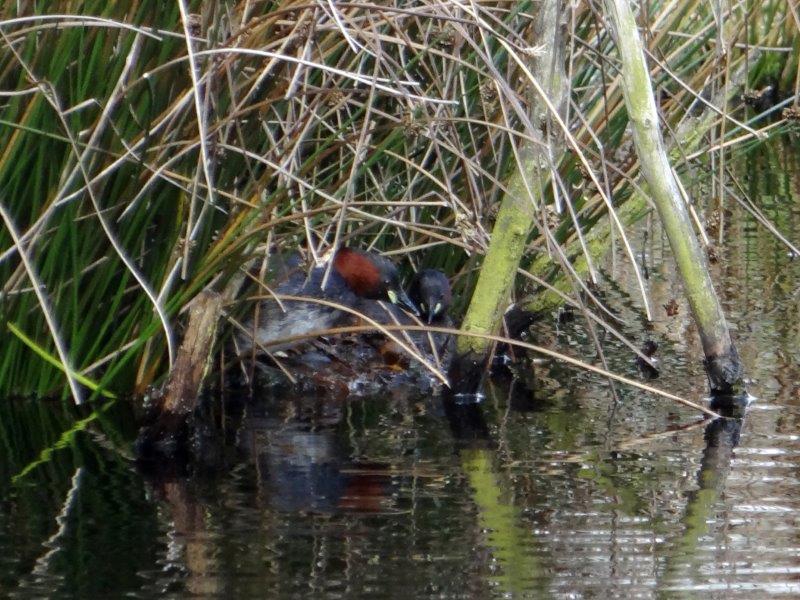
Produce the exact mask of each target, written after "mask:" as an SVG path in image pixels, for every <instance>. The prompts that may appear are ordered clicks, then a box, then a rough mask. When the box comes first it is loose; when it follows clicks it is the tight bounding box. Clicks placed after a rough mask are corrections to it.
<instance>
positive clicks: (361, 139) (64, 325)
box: [0, 0, 798, 398]
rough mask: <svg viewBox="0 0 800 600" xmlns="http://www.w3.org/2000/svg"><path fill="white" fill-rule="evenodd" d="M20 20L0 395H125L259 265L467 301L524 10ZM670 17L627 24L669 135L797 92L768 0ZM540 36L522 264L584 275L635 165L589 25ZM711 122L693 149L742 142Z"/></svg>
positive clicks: (5, 133) (604, 49)
mask: <svg viewBox="0 0 800 600" xmlns="http://www.w3.org/2000/svg"><path fill="white" fill-rule="evenodd" d="M22 6H25V7H27V6H28V5H27V4H26V3H7V4H6V5H4V6H3V8H2V9H0V11H1V12H0V21H1V22H0V46H2V48H3V50H2V52H0V207H2V209H3V210H2V220H3V227H2V228H0V283H2V288H1V289H0V294H2V299H1V300H0V317H1V318H2V322H1V323H0V326H2V328H3V346H2V350H1V351H0V395H5V394H9V393H17V394H19V393H38V394H52V393H67V391H68V390H69V389H70V388H71V393H72V394H73V395H75V396H76V398H81V397H86V396H87V395H92V394H96V393H101V391H102V390H106V391H108V390H114V391H118V392H119V391H132V390H143V389H145V388H146V387H147V386H148V385H150V384H152V383H154V382H156V381H158V380H159V378H160V377H162V376H163V375H164V373H165V372H166V371H167V370H168V368H169V365H170V362H171V360H172V356H173V354H174V351H173V348H174V346H175V344H176V342H177V340H178V339H179V337H180V324H181V322H182V314H183V309H184V308H185V307H186V306H187V304H188V303H189V302H190V301H191V299H192V298H194V297H195V296H196V295H197V293H198V292H200V291H201V290H203V289H206V288H216V289H218V290H222V289H225V288H226V286H227V285H228V282H229V281H231V279H232V278H234V277H235V276H236V274H237V273H238V272H239V270H240V269H241V267H242V265H243V264H245V263H248V262H249V261H250V260H251V259H253V258H259V257H260V258H262V259H263V258H264V257H265V256H266V255H267V252H268V249H269V248H270V247H271V248H278V249H288V248H294V247H298V246H302V247H304V248H306V249H307V250H308V251H309V253H310V254H311V255H315V256H318V255H320V254H322V253H324V252H325V251H326V250H327V249H328V248H329V247H332V246H338V245H341V244H345V243H349V244H357V245H361V246H362V247H367V246H370V247H375V248H378V249H380V250H383V251H387V252H390V253H394V254H403V255H405V256H407V257H408V260H409V261H410V264H411V265H413V266H419V265H421V264H423V263H424V264H425V265H432V266H439V267H443V268H445V269H446V270H448V272H449V273H450V274H455V273H456V272H458V271H460V272H461V273H462V274H463V275H466V276H465V277H459V278H457V291H459V292H461V294H460V298H461V302H462V305H463V303H465V302H467V301H468V300H469V293H468V291H469V289H470V285H471V283H470V282H471V280H472V278H471V277H470V275H471V274H472V273H473V271H474V268H475V267H476V266H477V265H478V264H479V257H480V256H481V255H482V253H483V252H484V251H485V249H486V247H487V244H488V242H489V232H490V231H491V224H492V220H493V217H494V214H495V210H496V206H497V202H498V199H499V198H500V197H502V194H503V193H504V191H505V189H504V182H505V181H506V180H507V178H508V176H509V174H510V173H511V172H513V171H514V170H515V169H517V168H519V165H518V164H516V161H517V160H518V156H519V154H518V153H517V152H515V148H519V147H520V146H521V145H522V144H524V143H527V142H532V143H539V142H541V140H542V135H541V132H540V131H536V130H531V129H530V128H526V127H525V122H526V119H524V118H523V116H524V115H525V111H526V110H527V107H528V98H529V95H528V94H529V88H528V86H529V82H528V81H527V80H526V78H525V77H523V76H522V75H523V71H522V69H521V67H520V65H521V64H524V63H525V60H526V57H529V56H530V55H531V53H535V52H546V51H547V48H538V47H537V45H536V44H537V40H535V39H531V38H532V36H531V23H532V19H533V17H534V16H535V13H536V10H537V6H538V3H537V2H491V3H483V2H480V3H469V4H466V3H464V4H462V3H457V2H438V1H437V2H435V1H427V2H426V1H421V2H414V3H408V2H400V1H399V0H395V1H394V2H381V3H379V4H363V3H346V2H320V3H316V4H309V3H301V2H295V1H277V2H233V3H215V2H206V3H194V4H187V3H186V2H184V1H183V0H179V2H177V3H163V2H156V1H150V0H142V1H139V2H134V3H132V4H127V5H123V4H122V3H107V2H99V1H91V0H89V1H85V2H80V3H77V4H76V3H62V2H55V3H46V4H42V5H39V4H37V5H35V6H36V7H37V10H42V6H44V7H46V9H47V11H48V12H49V14H51V15H53V16H48V14H44V13H35V14H34V13H32V12H29V13H24V14H23V13H18V12H17V11H18V10H20V8H19V7H22ZM677 7H678V8H676V5H673V4H670V3H660V2H653V3H649V4H647V7H646V9H647V10H646V11H644V12H643V13H642V14H641V20H642V23H643V26H644V27H645V28H646V30H647V35H646V40H647V42H648V43H649V48H650V52H651V60H652V62H651V64H652V66H653V73H652V76H653V80H654V82H655V84H656V86H657V87H658V89H659V92H660V95H661V98H662V104H661V110H662V114H663V118H664V122H665V124H666V125H667V126H669V127H670V128H673V129H676V130H677V128H678V127H679V125H680V123H681V121H682V120H683V119H685V118H687V116H688V115H690V114H691V111H692V110H694V109H695V108H696V107H698V106H701V104H702V101H701V99H700V98H699V97H700V96H702V97H704V98H706V97H711V95H710V94H711V92H713V91H715V90H717V89H722V88H724V87H725V86H727V85H737V82H736V81H734V79H733V75H734V74H736V73H740V72H742V69H744V71H743V72H744V77H743V78H742V79H741V82H742V84H745V83H746V84H747V85H749V86H751V87H755V86H759V85H762V84H763V82H765V81H768V80H769V81H774V82H777V83H779V84H780V85H781V86H782V87H783V89H793V86H794V82H795V76H794V71H796V69H797V64H796V59H795V58H789V57H790V56H791V57H796V55H797V53H796V52H794V53H786V52H782V51H780V49H781V48H791V47H794V46H796V45H797V43H798V42H797V35H796V32H797V24H796V23H795V22H794V21H793V20H792V16H791V12H790V11H788V10H787V9H786V7H785V5H784V3H782V2H777V1H775V2H766V3H753V5H752V7H750V10H749V12H747V11H744V10H741V9H739V8H737V9H735V10H734V11H733V12H732V13H731V14H729V15H716V14H714V13H713V11H712V9H711V7H709V6H708V5H707V4H704V3H700V2H688V3H679V4H678V5H677ZM26 10H32V9H30V8H26ZM68 13H69V14H68ZM56 15H58V16H56ZM65 15H66V16H65ZM562 26H563V27H564V28H565V32H566V34H567V37H566V38H565V39H568V40H569V51H568V53H567V54H568V65H567V66H568V68H567V72H568V74H569V78H570V86H571V87H570V90H569V91H570V93H569V96H568V97H569V103H568V106H567V107H566V113H565V122H566V124H567V125H568V135H570V136H571V137H572V138H573V139H572V143H571V144H570V145H568V147H569V148H570V150H569V151H568V152H567V154H566V155H564V156H554V157H552V158H553V161H552V164H551V165H549V167H548V168H550V169H551V170H552V177H551V184H550V186H549V189H545V190H541V192H542V202H541V204H540V209H541V218H540V219H539V227H538V230H537V231H534V232H533V233H532V236H531V240H530V243H529V247H528V252H529V255H530V256H544V255H549V253H551V252H552V241H555V242H556V243H558V244H562V245H563V247H564V249H565V255H566V256H567V257H568V258H569V260H570V261H573V262H574V261H580V260H582V257H583V256H585V257H588V259H584V260H587V262H586V264H587V270H588V273H589V275H590V276H591V275H592V272H593V267H592V262H591V257H592V256H593V252H592V251H590V249H589V248H588V246H587V244H585V243H581V237H582V236H583V235H584V234H587V233H588V232H589V231H591V230H592V229H593V228H596V227H602V226H604V224H606V223H607V218H608V211H609V210H610V209H611V210H616V209H617V207H619V205H620V204H621V203H622V202H624V201H625V199H626V198H627V197H628V196H629V195H630V193H631V190H632V189H633V187H634V186H632V183H633V178H634V174H635V172H636V168H635V156H634V155H633V151H632V147H631V146H630V144H629V143H628V142H627V141H626V137H625V135H624V134H625V128H626V124H627V118H626V115H625V111H624V105H623V101H622V95H621V93H620V91H619V85H618V81H619V74H618V72H617V63H616V59H615V55H614V48H613V45H612V42H611V38H610V35H609V33H608V30H607V27H606V25H605V23H604V18H603V14H602V10H601V9H600V8H599V7H598V6H597V5H595V4H593V3H591V2H582V3H575V4H571V5H566V4H565V6H564V21H563V23H562ZM754 45H755V46H763V48H761V49H758V48H756V49H753V46H754ZM776 48H777V50H776ZM511 53H514V54H515V56H516V59H513V60H512V58H511ZM787 58H789V60H787ZM748 76H749V79H747V77H748ZM720 108H721V112H722V114H723V116H724V118H723V116H721V117H720V118H719V123H718V125H717V126H716V127H715V128H713V129H712V130H711V131H712V132H713V135H711V136H709V137H707V138H706V139H704V140H703V141H701V142H700V143H699V146H698V148H699V151H702V150H706V151H707V150H708V149H709V148H716V147H722V145H723V142H725V141H727V140H731V139H734V138H737V137H740V136H743V135H752V133H748V129H747V128H745V127H744V126H743V125H741V124H737V122H734V121H732V120H730V119H729V118H727V117H728V116H729V115H728V111H729V110H731V109H730V108H729V107H724V106H723V107H720ZM735 116H736V118H737V119H742V118H744V116H743V115H742V114H740V113H736V115H735ZM564 135H567V134H564ZM575 148H579V149H580V150H581V152H582V154H583V157H584V158H583V159H580V158H579V156H578V152H576V151H575ZM720 156H722V154H720ZM682 158H683V159H687V160H688V157H682ZM680 162H681V164H687V162H686V160H681V161H680ZM587 165H588V167H589V168H590V169H591V170H592V171H593V172H594V178H593V179H594V180H595V181H597V182H600V186H599V188H598V186H597V185H595V184H593V183H587V181H589V180H588V179H587V177H586V175H587V173H586V170H587ZM601 192H602V193H601ZM603 197H605V199H606V200H605V201H604V200H603ZM545 228H549V230H550V231H551V232H552V236H545V235H544V230H545ZM565 272H569V269H565V266H564V264H562V263H559V262H558V261H556V260H550V261H547V262H546V264H545V266H544V267H543V268H540V270H539V271H538V272H537V273H536V274H537V275H538V276H540V277H542V278H544V279H548V280H552V279H556V278H558V277H559V276H562V274H563V273H565ZM583 273H584V272H580V273H578V277H582V276H584V275H583ZM573 277H574V275H573ZM230 312H235V307H230ZM65 374H66V376H65Z"/></svg>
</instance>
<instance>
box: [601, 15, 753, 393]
mask: <svg viewBox="0 0 800 600" xmlns="http://www.w3.org/2000/svg"><path fill="white" fill-rule="evenodd" d="M606 6H607V8H608V14H609V17H610V19H611V22H612V24H613V27H614V31H615V33H616V41H617V47H618V48H619V53H620V58H621V62H622V86H623V94H624V96H625V105H626V107H627V109H628V116H629V118H630V121H631V125H632V129H633V141H634V144H635V145H636V151H637V153H638V155H639V162H640V165H641V169H642V173H643V175H644V178H645V180H646V181H647V183H648V185H649V186H650V193H651V195H652V199H653V202H654V203H655V205H656V208H657V210H658V213H659V216H660V217H661V222H662V224H663V227H664V231H665V233H666V234H667V237H668V239H669V243H670V247H671V248H672V252H673V254H674V255H675V262H676V263H677V266H678V270H679V272H680V274H681V278H682V279H683V284H684V289H685V290H686V295H687V298H688V301H689V306H690V308H691V310H692V314H693V315H694V319H695V322H696V323H697V327H698V329H699V331H700V338H701V341H702V344H703V352H704V353H705V356H706V368H707V371H708V375H709V380H710V383H711V387H712V390H714V391H724V392H730V391H734V390H735V389H737V388H739V387H740V386H741V379H742V375H743V369H742V366H741V362H740V361H739V357H738V354H737V353H736V349H735V347H734V345H733V341H732V340H731V336H730V331H729V330H728V324H727V323H726V321H725V314H724V313H723V311H722V306H721V305H720V302H719V299H718V298H717V294H716V292H715V291H714V284H713V282H712V281H711V274H710V272H709V269H708V265H707V262H706V258H705V254H704V253H703V250H702V248H701V247H700V243H699V241H698V239H697V237H696V236H695V233H694V230H693V228H692V222H691V218H690V216H689V212H688V210H687V208H686V204H685V203H684V201H683V198H682V197H681V193H680V189H679V187H678V183H677V181H676V179H675V173H674V172H673V170H672V167H671V166H670V163H669V159H668V157H667V152H666V149H665V147H664V140H663V138H662V136H661V130H660V128H659V117H658V112H657V110H656V103H655V98H654V97H653V89H652V83H651V81H650V76H649V73H648V70H647V65H646V63H645V58H644V52H643V50H642V43H641V39H640V37H639V31H638V29H637V26H636V20H635V19H634V16H633V12H632V11H631V8H630V4H629V2H628V0H606Z"/></svg>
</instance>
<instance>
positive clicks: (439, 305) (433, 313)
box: [428, 302, 442, 325]
mask: <svg viewBox="0 0 800 600" xmlns="http://www.w3.org/2000/svg"><path fill="white" fill-rule="evenodd" d="M440 312H442V303H441V302H437V303H436V306H434V307H433V310H432V311H431V312H429V313H428V325H431V324H432V323H433V320H434V319H435V318H436V317H438V316H439V313H440Z"/></svg>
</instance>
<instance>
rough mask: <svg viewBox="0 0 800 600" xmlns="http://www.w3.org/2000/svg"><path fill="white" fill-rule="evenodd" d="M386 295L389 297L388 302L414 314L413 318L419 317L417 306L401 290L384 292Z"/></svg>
mask: <svg viewBox="0 0 800 600" xmlns="http://www.w3.org/2000/svg"><path fill="white" fill-rule="evenodd" d="M386 295H387V296H389V301H390V302H391V303H392V304H396V305H398V306H402V307H403V308H405V309H406V310H407V311H409V312H411V313H414V316H416V317H418V316H419V309H418V308H417V305H416V304H414V303H413V302H412V301H411V298H409V297H408V295H407V294H406V293H405V292H404V291H403V290H402V289H399V290H389V291H388V292H386Z"/></svg>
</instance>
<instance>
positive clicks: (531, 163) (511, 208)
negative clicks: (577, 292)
mask: <svg viewBox="0 0 800 600" xmlns="http://www.w3.org/2000/svg"><path fill="white" fill-rule="evenodd" d="M561 9H562V2H561V0H545V1H544V2H542V4H541V6H540V7H539V14H538V16H537V20H536V34H535V35H534V37H535V38H536V39H537V40H541V42H543V47H544V48H545V50H544V52H543V53H542V54H541V55H538V56H536V57H535V58H534V59H533V61H532V69H531V70H532V72H533V75H534V77H535V78H536V80H537V81H538V82H540V84H541V86H542V88H543V89H544V91H545V93H546V94H547V96H548V98H550V99H551V100H552V104H554V105H555V106H559V105H560V104H561V103H562V100H563V98H564V97H565V94H566V87H567V86H566V82H565V75H564V70H563V65H564V60H563V46H564V45H563V43H562V39H561V29H560V24H559V17H560V16H561V15H562V14H563V11H562V10H561ZM531 106H532V107H533V113H534V122H535V123H537V124H540V125H543V126H544V125H545V124H546V122H547V109H546V107H545V106H544V104H543V103H542V102H540V101H538V99H532V101H531ZM548 143H549V144H550V145H551V148H550V152H552V155H553V156H558V155H559V153H558V152H557V151H556V150H555V146H556V142H555V139H554V136H549V137H548ZM547 153H548V148H547V146H546V145H544V144H534V143H531V142H526V143H525V145H523V147H522V148H521V149H520V150H519V151H518V155H517V165H518V170H517V171H515V172H514V174H513V175H512V176H511V179H510V180H509V182H508V191H507V193H506V194H505V196H504V197H503V200H502V202H501V204H500V209H499V211H498V214H497V219H496V221H495V224H494V227H493V229H492V238H491V242H490V244H489V249H488V251H487V252H486V257H485V258H484V261H483V266H482V267H481V272H480V275H479V276H478V283H477V285H476V287H475V292H474V293H473V295H472V299H471V301H470V304H469V307H468V308H467V312H466V314H465V315H464V321H463V323H462V325H461V328H462V330H463V331H467V332H471V333H484V334H491V333H495V332H496V331H497V330H498V328H499V326H500V321H501V318H502V316H503V312H504V310H505V308H506V305H507V303H508V298H509V295H510V294H511V290H512V288H513V286H514V282H515V281H516V274H517V268H518V267H519V264H520V261H521V260H522V255H523V253H524V251H525V243H526V241H527V240H528V236H529V235H530V232H531V230H532V229H533V226H534V222H535V215H536V207H537V202H540V201H541V199H539V200H538V201H537V199H536V197H535V195H537V194H540V193H541V190H542V189H544V188H545V187H546V184H547V182H548V178H549V171H548V170H547V168H546V166H547V165H548V164H549V160H548V156H547ZM489 343H490V342H489V340H487V339H485V338H482V337H473V336H462V337H460V338H459V341H458V351H459V353H462V354H464V353H467V352H476V353H478V354H482V353H484V352H485V351H486V349H487V347H488V345H489Z"/></svg>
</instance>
